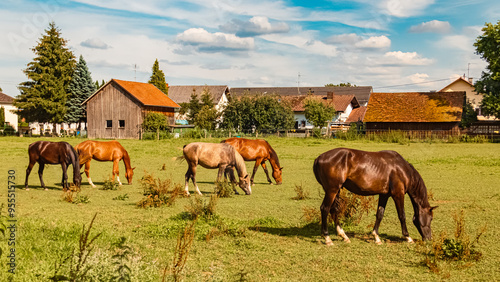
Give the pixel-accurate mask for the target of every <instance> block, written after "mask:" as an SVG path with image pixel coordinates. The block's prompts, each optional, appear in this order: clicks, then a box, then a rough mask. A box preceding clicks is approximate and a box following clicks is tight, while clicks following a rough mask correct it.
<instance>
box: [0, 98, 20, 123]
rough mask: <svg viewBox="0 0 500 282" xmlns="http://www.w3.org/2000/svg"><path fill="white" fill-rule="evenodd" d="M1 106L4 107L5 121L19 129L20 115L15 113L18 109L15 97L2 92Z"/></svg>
mask: <svg viewBox="0 0 500 282" xmlns="http://www.w3.org/2000/svg"><path fill="white" fill-rule="evenodd" d="M0 107H2V108H4V112H5V123H6V124H8V125H10V126H12V127H13V128H14V129H15V130H16V131H18V127H17V126H18V116H17V114H15V113H14V112H15V111H16V110H17V108H16V107H14V98H12V97H10V96H9V95H7V94H4V93H2V92H0ZM2 126H3V125H2ZM2 128H3V127H2Z"/></svg>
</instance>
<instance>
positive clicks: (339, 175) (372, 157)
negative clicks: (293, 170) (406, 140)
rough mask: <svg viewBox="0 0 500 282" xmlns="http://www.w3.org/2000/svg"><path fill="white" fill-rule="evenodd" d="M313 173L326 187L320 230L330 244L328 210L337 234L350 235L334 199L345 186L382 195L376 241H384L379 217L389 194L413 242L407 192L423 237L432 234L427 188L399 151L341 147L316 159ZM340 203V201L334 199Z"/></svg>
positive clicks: (402, 226) (404, 231) (403, 226)
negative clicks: (406, 212) (405, 199)
mask: <svg viewBox="0 0 500 282" xmlns="http://www.w3.org/2000/svg"><path fill="white" fill-rule="evenodd" d="M313 168H314V175H315V176H316V180H318V182H319V184H321V185H322V186H323V190H325V198H324V199H323V203H322V204H321V233H322V235H323V236H324V237H325V240H326V244H327V245H333V243H332V240H331V239H330V236H329V234H328V222H327V217H328V213H329V212H330V213H331V214H332V217H333V219H334V221H335V225H336V228H337V233H338V235H340V236H342V237H343V238H344V240H345V241H347V242H349V238H348V237H347V236H346V235H345V233H344V230H342V228H341V227H340V225H339V221H338V216H337V214H336V205H335V204H334V200H335V198H336V197H337V195H338V193H339V191H340V189H341V188H342V187H344V188H346V189H347V190H349V191H351V192H353V193H355V194H358V195H363V196H369V195H377V194H378V195H379V199H378V210H377V215H376V220H375V226H374V227H373V231H372V234H373V235H374V236H375V242H376V243H377V244H381V243H382V242H381V241H380V238H379V236H378V228H379V226H380V221H381V220H382V217H383V216H384V210H385V206H386V204H387V200H388V199H389V197H392V198H393V199H394V202H395V204H396V209H397V211H398V217H399V221H400V222H401V229H402V231H403V236H404V237H405V239H406V240H407V241H408V242H413V240H412V239H411V238H410V236H409V233H408V230H407V229H406V216H405V210H404V195H405V194H408V195H409V196H410V200H411V203H412V205H413V211H414V213H415V214H414V216H413V224H415V226H416V227H417V230H418V232H419V233H420V235H421V236H422V239H423V240H428V239H431V238H432V232H431V221H432V216H433V214H432V210H433V209H434V208H436V207H431V206H430V205H429V201H428V200H427V188H426V187H425V184H424V181H423V179H422V177H421V176H420V174H419V173H418V172H417V170H416V169H415V168H414V167H413V166H412V165H411V164H410V163H408V162H407V161H406V160H405V159H403V157H401V155H400V154H398V153H396V152H394V151H380V152H365V151H359V150H354V149H346V148H338V149H333V150H331V151H328V152H325V153H323V154H321V155H320V156H319V157H318V158H316V160H315V161H314V167H313ZM335 202H336V203H337V201H335Z"/></svg>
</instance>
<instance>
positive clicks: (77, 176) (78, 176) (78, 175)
mask: <svg viewBox="0 0 500 282" xmlns="http://www.w3.org/2000/svg"><path fill="white" fill-rule="evenodd" d="M73 182H74V184H75V185H76V187H78V188H80V185H81V184H82V173H80V171H77V172H76V173H75V174H74V176H73Z"/></svg>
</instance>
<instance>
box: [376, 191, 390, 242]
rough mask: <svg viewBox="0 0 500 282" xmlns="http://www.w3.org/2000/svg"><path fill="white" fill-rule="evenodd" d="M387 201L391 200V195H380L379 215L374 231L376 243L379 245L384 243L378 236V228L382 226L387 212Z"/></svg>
mask: <svg viewBox="0 0 500 282" xmlns="http://www.w3.org/2000/svg"><path fill="white" fill-rule="evenodd" d="M387 200H389V195H383V194H380V195H379V196H378V208H377V215H376V218H375V225H374V226H373V231H372V235H373V236H374V237H375V243H376V244H377V245H380V244H382V241H380V237H379V236H378V228H379V226H380V222H381V221H382V218H383V217H384V211H385V206H386V204H387Z"/></svg>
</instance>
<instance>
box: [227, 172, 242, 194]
mask: <svg viewBox="0 0 500 282" xmlns="http://www.w3.org/2000/svg"><path fill="white" fill-rule="evenodd" d="M227 174H229V181H230V182H231V185H232V187H233V191H234V194H236V195H239V194H240V193H239V192H238V190H236V183H237V181H236V177H234V168H232V167H227V168H226V170H225V171H224V175H227Z"/></svg>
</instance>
